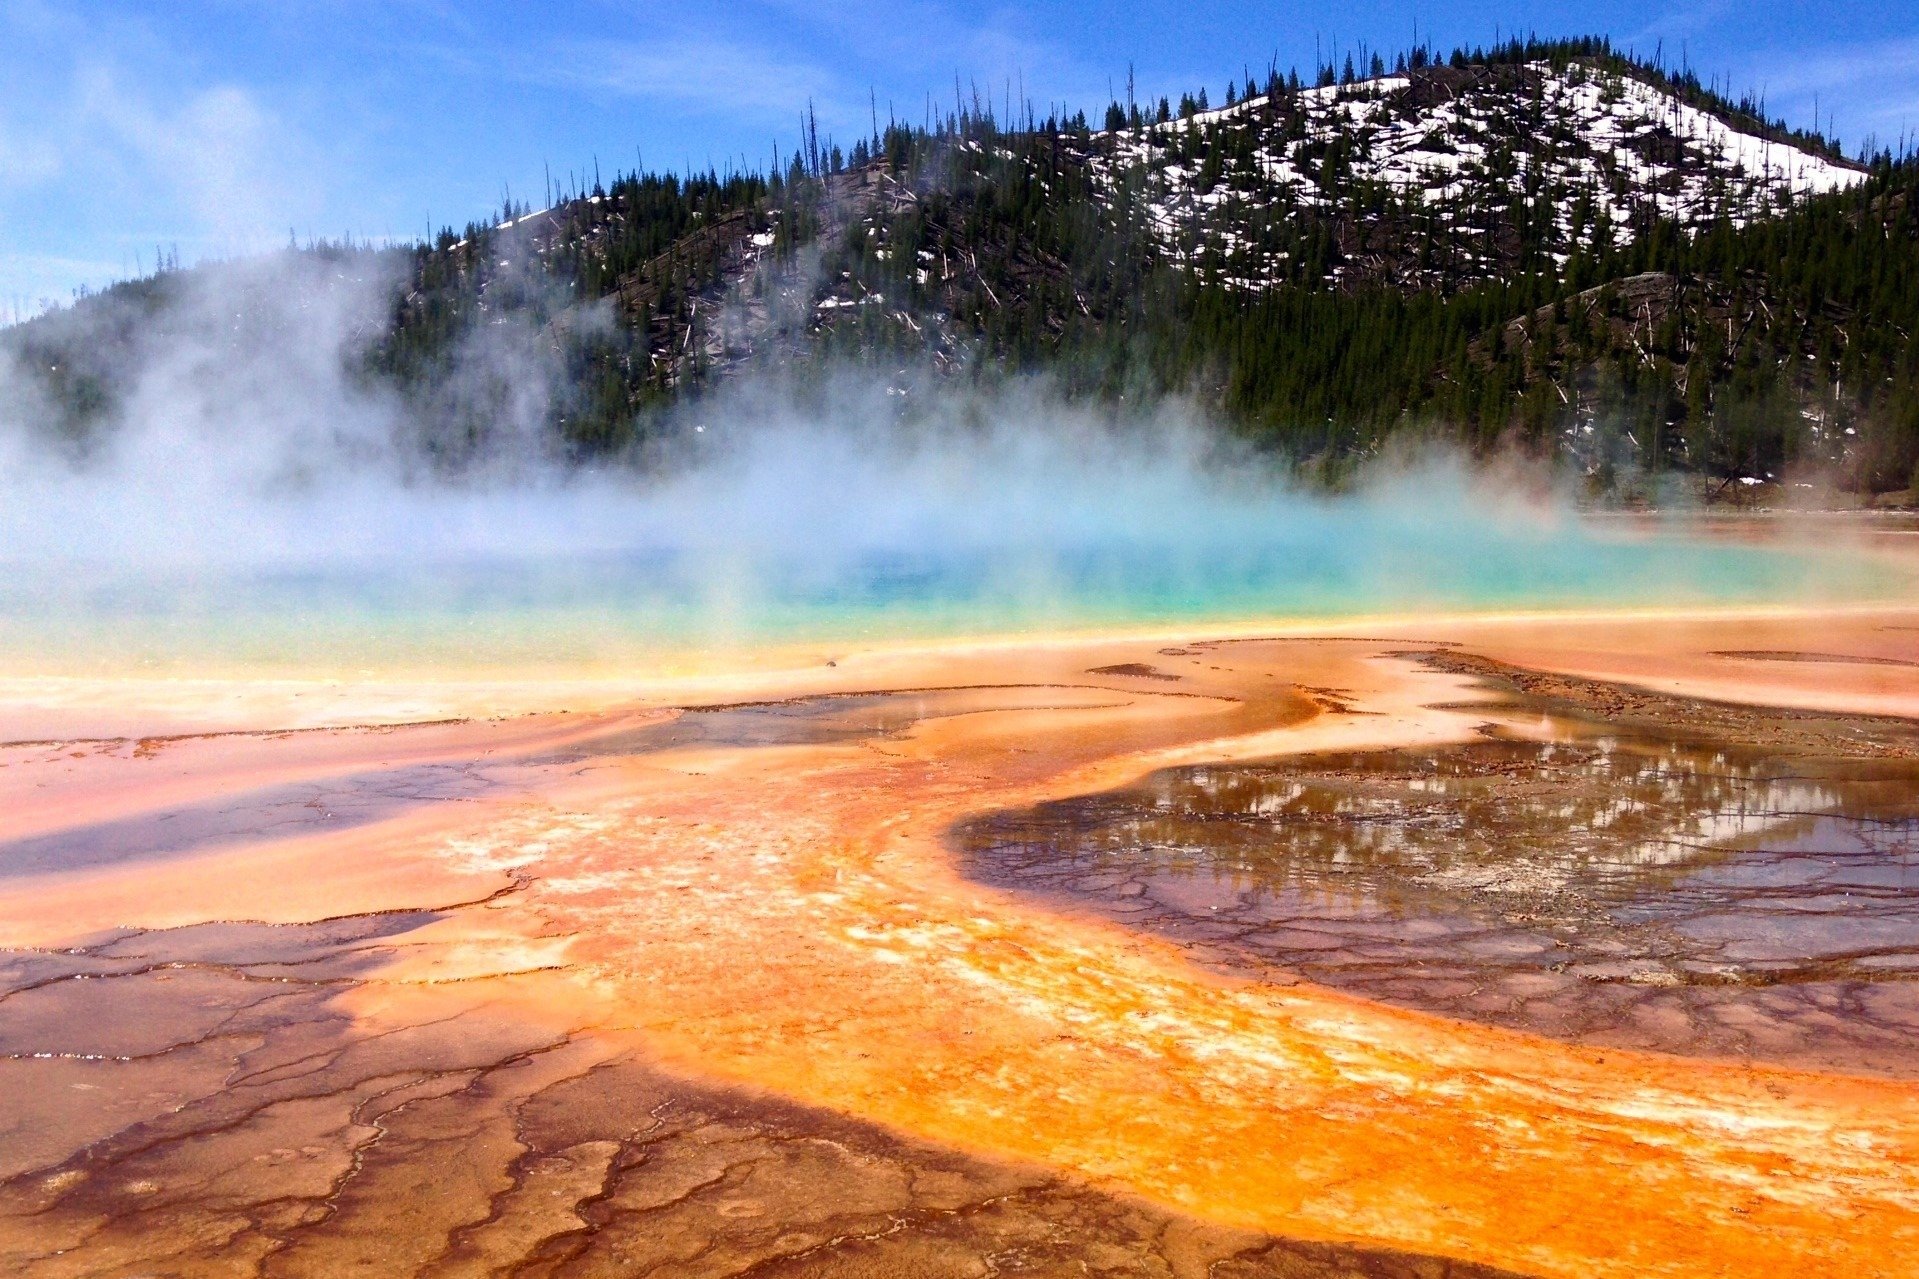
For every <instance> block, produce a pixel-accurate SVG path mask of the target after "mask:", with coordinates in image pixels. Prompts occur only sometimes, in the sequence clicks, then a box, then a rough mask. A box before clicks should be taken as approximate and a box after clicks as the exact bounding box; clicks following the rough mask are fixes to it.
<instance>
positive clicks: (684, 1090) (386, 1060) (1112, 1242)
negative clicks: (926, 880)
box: [0, 894, 1502, 1279]
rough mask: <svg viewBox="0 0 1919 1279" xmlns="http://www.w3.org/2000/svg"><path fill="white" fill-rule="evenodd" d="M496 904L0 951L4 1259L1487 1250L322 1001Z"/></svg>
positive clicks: (565, 1259) (1240, 1262)
mask: <svg viewBox="0 0 1919 1279" xmlns="http://www.w3.org/2000/svg"><path fill="white" fill-rule="evenodd" d="M504 896H505V894H503V895H502V897H504ZM499 904H501V899H500V898H495V899H491V900H487V901H476V902H468V903H458V904H452V905H449V906H447V907H445V908H444V909H442V910H438V911H399V912H391V913H384V914H377V915H367V916H358V917H347V918H342V919H336V920H330V921H326V922H324V923H317V924H306V925H281V926H272V925H264V924H247V923H230V922H222V923H211V924H206V925H199V926H192V927H183V928H177V929H166V930H149V931H142V930H127V931H124V932H121V933H118V934H116V935H113V936H109V937H104V938H100V939H98V940H96V941H94V942H93V943H92V944H89V945H87V946H84V947H75V948H67V949H61V950H56V951H30V950H18V949H17V950H14V951H11V952H8V953H7V954H6V955H5V957H4V962H0V1137H3V1138H4V1139H3V1140H0V1263H4V1265H5V1269H6V1273H8V1274H17V1275H20V1276H23V1277H26V1276H80V1275H126V1276H134V1275H138V1276H152V1275H202V1274H209V1275H211V1274H218V1275H227V1274H240V1275H257V1276H296V1275H302V1276H335V1275H341V1274H378V1275H402V1274H404V1275H418V1276H473V1275H497V1276H515V1277H527V1279H531V1277H534V1276H594V1275H636V1274H643V1275H650V1276H663V1277H664V1276H675V1277H697V1276H714V1277H718V1276H743V1275H753V1276H816V1275H843V1276H898V1275H915V1276H921V1275H923V1276H978V1275H986V1274H1008V1275H1019V1274H1028V1275H1108V1276H1167V1277H1174V1276H1202V1275H1204V1276H1210V1277H1214V1279H1255V1277H1259V1276H1271V1277H1278V1279H1353V1277H1355V1276H1368V1277H1372V1279H1499V1276H1500V1275H1501V1274H1502V1272H1500V1271H1497V1270H1494V1269H1491V1268H1488V1267H1483V1266H1476V1265H1469V1264H1462V1263H1458V1262H1446V1261H1441V1260H1436V1259H1432V1258H1422V1257H1418V1256H1414V1255H1410V1254H1401V1253H1396V1252H1393V1251H1390V1250H1382V1249H1374V1248H1360V1247H1352V1246H1344V1245H1329V1244H1315V1243H1307V1242H1296V1241H1290V1240H1284V1239H1274V1238H1271V1237H1269V1236H1264V1235H1261V1234H1259V1233H1257V1232H1251V1231H1241V1230H1233V1229H1230V1228H1225V1227H1221V1226H1216V1225H1209V1224H1206V1223H1204V1222H1200V1221H1196V1220H1193V1219H1191V1218H1188V1217H1185V1216H1183V1215H1180V1214H1176V1213H1171V1212H1168V1211H1166V1210H1165V1209H1162V1208H1158V1207H1155V1206H1153V1205H1151V1204H1148V1203H1146V1202H1144V1201H1142V1200H1140V1199H1138V1198H1136V1197H1134V1196H1131V1195H1128V1194H1124V1193H1118V1192H1114V1191H1110V1190H1106V1189H1102V1188H1101V1187H1099V1186H1098V1185H1096V1184H1093V1183H1091V1182H1088V1181H1087V1180H1085V1179H1083V1178H1078V1177H1073V1176H1069V1175H1064V1174H1061V1173H1059V1172H1057V1171H1054V1170H1050V1169H1045V1168H1040V1167H1022V1166H1018V1165H1009V1164H1007V1163H1005V1162H1003V1161H992V1160H987V1159H981V1158H975V1157H972V1156H969V1155H966V1154H963V1153H959V1152H956V1151H954V1150H951V1149H946V1148H942V1147H940V1146H938V1145H935V1144H932V1143H927V1142H922V1141H916V1140H912V1139H909V1138H903V1137H900V1136H897V1135H894V1134H891V1133H888V1132H886V1131H884V1130H883V1129H880V1128H878V1127H876V1126H873V1125H870V1124H865V1123H861V1122H859V1121H857V1120H852V1119H848V1118H845V1117H842V1116H839V1115H835V1114H833V1113H831V1112H828V1111H823V1110H817V1109H811V1108H807V1107H804V1106H798V1105H793V1104H790V1103H785V1102H782V1101H778V1100H776V1099H772V1098H767V1097H763V1096H760V1095H758V1094H756V1093H754V1092H752V1091H749V1090H743V1089H733V1088H727V1087H723V1086H717V1085H714V1084H712V1083H707V1082H697V1081H693V1080H689V1079H687V1078H685V1077H684V1076H681V1075H677V1074H674V1073H672V1072H670V1071H667V1070H664V1069H661V1068H660V1067H659V1066H657V1065H655V1064H653V1063H652V1062H651V1061H650V1060H649V1058H648V1057H647V1055H646V1054H645V1052H644V1051H642V1050H640V1049H638V1048H637V1047H636V1046H634V1045H632V1044H626V1043H621V1042H620V1041H619V1039H618V1038H617V1037H609V1036H605V1035H598V1034H592V1035H582V1034H577V1033H570V1032H567V1031H564V1030H554V1029H545V1030H543V1029H542V1028H541V1027H540V1026H539V1025H538V1024H537V1022H534V1023H531V1024H529V1021H528V1019H527V1018H526V1017H525V1016H524V1015H522V1014H519V1013H517V1012H516V1011H515V1010H514V1009H512V1008H511V1007H510V1006H506V1005H501V1004H495V1003H494V1002H492V1000H491V999H489V998H486V997H481V996H478V995H477V994H476V995H475V996H474V997H472V998H464V999H463V998H462V997H460V996H458V995H451V996H449V995H447V994H446V993H444V992H443V991H442V992H434V993H428V992H426V991H420V992H418V993H416V994H412V995H404V994H403V995H401V996H400V997H399V1003H400V1004H401V1005H402V1006H401V1007H400V1008H397V1009H395V1010H394V1017H393V1019H392V1021H391V1023H390V1024H384V1025H382V1024H377V1023H375V1024H369V1023H368V1022H366V1021H365V1020H364V1019H363V1018H356V1017H355V1016H352V1015H349V1014H348V1013H346V1012H345V1011H343V1010H342V1009H341V1007H340V1005H339V1001H340V999H341V998H342V997H343V996H345V995H347V994H349V993H352V992H354V991H355V990H356V988H359V987H360V986H361V984H362V982H363V979H365V978H366V977H367V976H368V974H370V973H372V972H374V971H375V970H377V969H379V968H380V967H381V966H382V965H383V964H384V963H386V962H388V961H390V960H392V959H393V958H394V957H395V955H396V954H397V952H398V951H399V950H400V949H401V948H403V947H404V946H406V945H407V944H408V943H409V941H410V940H411V939H412V935H413V934H415V933H416V932H417V931H418V930H422V929H425V928H427V927H428V926H430V925H432V924H433V923H435V922H436V921H442V920H449V919H454V918H456V917H459V916H461V915H463V914H469V913H474V912H481V911H484V910H486V909H489V908H491V907H493V906H496V905H499ZM429 1000H430V1001H431V1002H430V1003H429V1002H428V1001H429ZM76 1135H78V1136H80V1137H82V1138H84V1140H82V1141H81V1142H80V1144H79V1145H78V1147H77V1148H75V1144H74V1143H75V1139H76Z"/></svg>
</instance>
